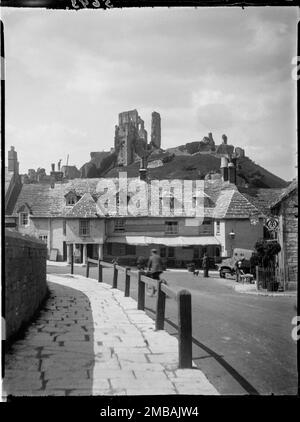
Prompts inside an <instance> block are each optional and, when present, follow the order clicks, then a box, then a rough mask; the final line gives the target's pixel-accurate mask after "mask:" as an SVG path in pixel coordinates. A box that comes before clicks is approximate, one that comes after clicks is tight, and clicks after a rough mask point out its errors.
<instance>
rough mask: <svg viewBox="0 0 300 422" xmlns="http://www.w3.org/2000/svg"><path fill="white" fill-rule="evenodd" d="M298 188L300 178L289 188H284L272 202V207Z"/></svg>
mask: <svg viewBox="0 0 300 422" xmlns="http://www.w3.org/2000/svg"><path fill="white" fill-rule="evenodd" d="M296 189H298V180H297V179H294V180H293V181H292V182H291V183H290V184H289V185H288V187H287V188H285V189H283V190H282V193H281V195H280V196H279V198H277V199H276V200H275V201H274V202H272V204H271V208H274V207H276V206H277V205H278V204H280V202H282V201H283V200H284V199H286V198H287V197H288V196H289V195H290V194H291V193H292V192H294V190H296Z"/></svg>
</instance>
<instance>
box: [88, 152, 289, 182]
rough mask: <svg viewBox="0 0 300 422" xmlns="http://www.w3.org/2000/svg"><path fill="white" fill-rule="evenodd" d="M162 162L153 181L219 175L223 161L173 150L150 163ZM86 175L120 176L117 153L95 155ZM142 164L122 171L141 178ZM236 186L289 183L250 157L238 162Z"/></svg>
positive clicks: (157, 155) (151, 171)
mask: <svg viewBox="0 0 300 422" xmlns="http://www.w3.org/2000/svg"><path fill="white" fill-rule="evenodd" d="M154 160H156V161H157V160H161V161H162V162H163V164H162V165H161V166H160V167H155V168H149V169H148V175H149V177H150V178H151V179H177V178H178V179H188V180H192V179H199V178H203V177H204V176H205V175H206V174H207V173H209V172H210V171H215V172H220V164H221V159H220V158H219V157H217V156H216V155H214V154H213V153H212V154H211V153H200V152H199V153H194V154H183V155H177V154H174V153H172V150H171V151H162V150H161V151H155V152H154V153H152V154H151V156H150V157H149V159H148V161H149V162H151V161H154ZM85 167H86V172H85V176H84V175H83V177H117V176H118V173H119V171H120V170H121V168H119V167H116V153H105V154H101V156H100V155H99V157H98V156H96V155H95V156H94V157H93V159H92V160H91V161H90V162H89V163H86V164H85ZM139 168H140V163H139V162H135V163H133V164H130V165H129V166H127V167H123V168H122V171H126V172H127V175H128V177H137V176H138V175H139ZM237 183H238V184H245V183H247V184H248V185H249V187H253V188H284V187H286V186H287V185H288V182H286V181H285V180H283V179H281V178H280V177H278V176H276V175H275V174H273V173H271V172H269V171H268V170H266V169H265V168H263V167H262V166H260V165H258V164H256V163H255V162H254V161H252V160H251V159H250V158H249V157H243V158H239V159H238V170H237Z"/></svg>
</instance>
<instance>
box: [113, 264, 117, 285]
mask: <svg viewBox="0 0 300 422" xmlns="http://www.w3.org/2000/svg"><path fill="white" fill-rule="evenodd" d="M116 266H117V264H114V275H113V284H112V288H113V289H116V288H117V287H118V270H117V268H116Z"/></svg>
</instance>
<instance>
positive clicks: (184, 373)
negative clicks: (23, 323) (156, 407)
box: [3, 274, 218, 396]
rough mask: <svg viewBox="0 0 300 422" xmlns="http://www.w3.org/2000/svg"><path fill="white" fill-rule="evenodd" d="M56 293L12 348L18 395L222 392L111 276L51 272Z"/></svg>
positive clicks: (9, 361)
mask: <svg viewBox="0 0 300 422" xmlns="http://www.w3.org/2000/svg"><path fill="white" fill-rule="evenodd" d="M47 279H48V285H49V289H50V293H51V295H50V298H49V300H48V301H47V303H46V306H45V308H44V309H43V310H42V311H41V313H40V315H39V317H38V319H37V320H36V321H35V322H34V323H33V324H32V325H31V326H30V327H29V329H28V330H27V332H26V334H25V337H24V338H23V339H20V340H18V341H17V342H16V343H15V344H14V346H13V348H12V350H11V351H10V352H8V353H7V354H6V362H5V378H4V382H3V394H4V396H5V395H9V394H11V395H13V396H79V395H84V396H91V395H99V396H101V395H111V396H113V395H176V394H189V395H193V394H196V395H217V394H218V392H217V390H216V389H215V388H214V387H213V386H212V385H211V383H210V382H209V381H208V379H207V378H206V377H205V375H204V374H203V372H202V371H201V370H199V369H197V368H196V367H195V368H194V369H178V342H177V339H176V338H174V337H173V336H171V335H169V334H168V333H167V332H166V331H155V324H154V321H153V320H152V319H151V318H150V317H148V316H147V315H146V314H145V312H143V311H138V310H137V304H136V301H135V300H133V299H132V298H125V297H124V292H121V291H120V290H117V289H112V288H111V286H110V285H108V284H106V283H97V281H95V280H92V279H87V278H85V277H81V276H77V275H76V276H71V275H52V274H51V275H49V274H48V275H47Z"/></svg>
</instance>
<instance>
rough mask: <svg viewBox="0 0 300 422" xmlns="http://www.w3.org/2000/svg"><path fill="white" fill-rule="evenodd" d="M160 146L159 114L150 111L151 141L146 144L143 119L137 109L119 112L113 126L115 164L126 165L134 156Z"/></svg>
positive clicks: (141, 155)
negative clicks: (116, 123)
mask: <svg viewBox="0 0 300 422" xmlns="http://www.w3.org/2000/svg"><path fill="white" fill-rule="evenodd" d="M160 146H161V123H160V114H159V113H157V112H156V111H154V112H153V113H152V124H151V142H150V144H148V133H147V131H146V129H145V123H144V120H143V119H142V118H141V117H140V116H139V114H138V112H137V110H130V111H124V112H122V113H120V114H119V124H118V125H116V126H115V142H114V147H115V152H116V153H117V165H118V166H128V165H129V164H131V163H133V162H134V161H135V159H136V158H138V157H141V158H143V157H144V156H146V155H147V153H148V152H150V151H151V150H153V149H159V148H160Z"/></svg>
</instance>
